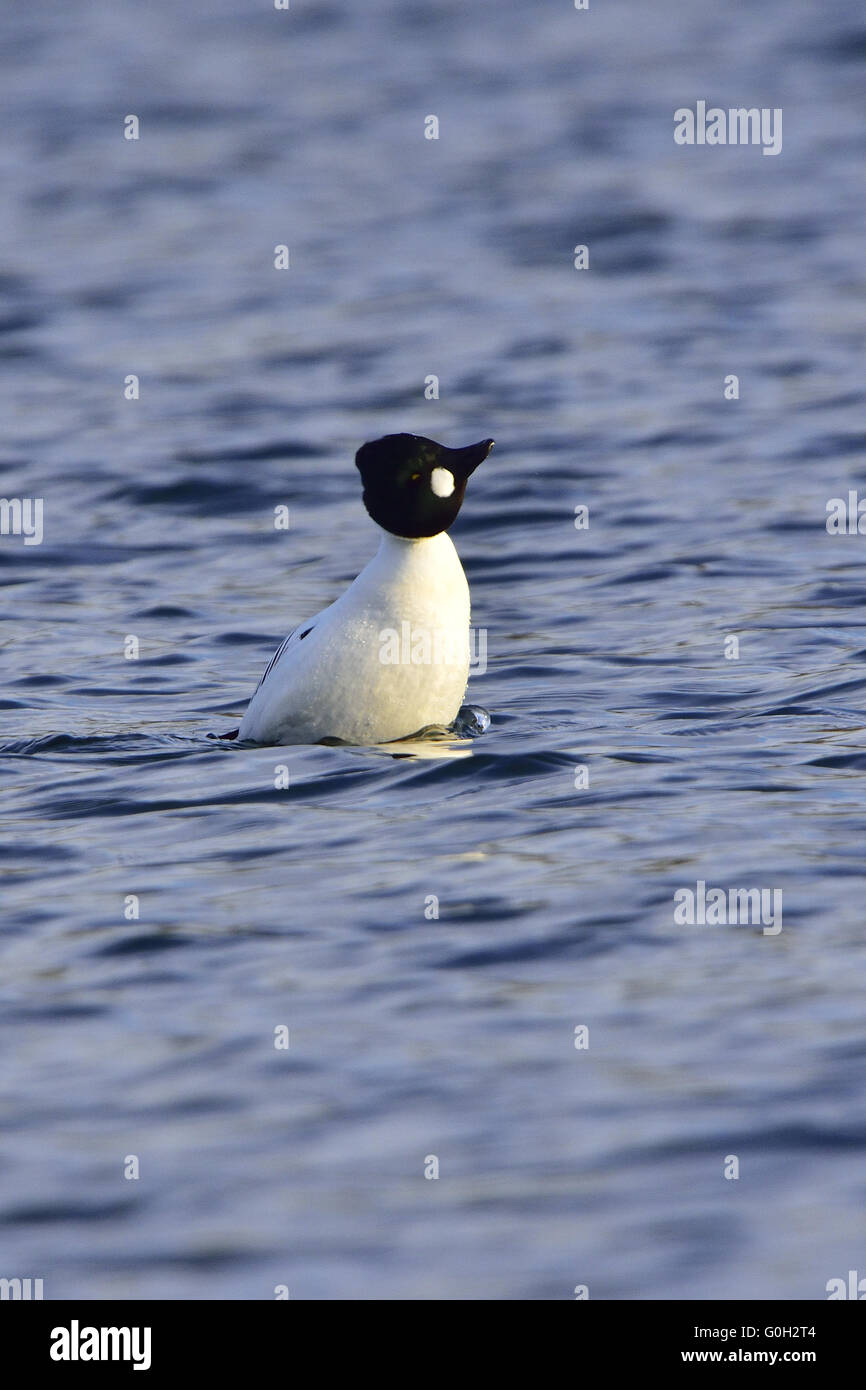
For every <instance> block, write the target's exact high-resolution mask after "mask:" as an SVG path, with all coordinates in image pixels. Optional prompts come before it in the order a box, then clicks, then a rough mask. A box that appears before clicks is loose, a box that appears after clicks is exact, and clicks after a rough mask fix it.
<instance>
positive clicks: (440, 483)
mask: <svg viewBox="0 0 866 1390" xmlns="http://www.w3.org/2000/svg"><path fill="white" fill-rule="evenodd" d="M430 486H431V488H432V489H433V491H434V492H435V494H436V496H437V497H450V496H451V494H452V492H453V491H454V474H453V473H449V471H448V469H447V468H434V469H433V472H432V473H431V474H430Z"/></svg>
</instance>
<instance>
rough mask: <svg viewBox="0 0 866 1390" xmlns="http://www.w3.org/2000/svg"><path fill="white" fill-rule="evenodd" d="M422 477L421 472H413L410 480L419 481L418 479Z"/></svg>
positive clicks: (412, 481)
mask: <svg viewBox="0 0 866 1390" xmlns="http://www.w3.org/2000/svg"><path fill="white" fill-rule="evenodd" d="M420 477H421V474H420V473H413V474H412V476H411V478H410V479H409V482H410V483H417V481H418V479H419V478H420Z"/></svg>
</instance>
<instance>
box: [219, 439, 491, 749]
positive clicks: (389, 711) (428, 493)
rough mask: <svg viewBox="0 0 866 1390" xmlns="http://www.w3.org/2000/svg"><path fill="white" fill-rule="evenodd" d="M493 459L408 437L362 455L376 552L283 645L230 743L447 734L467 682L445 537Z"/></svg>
mask: <svg viewBox="0 0 866 1390" xmlns="http://www.w3.org/2000/svg"><path fill="white" fill-rule="evenodd" d="M492 448H493V440H492V439H483V440H482V441H481V442H480V444H470V445H469V446H468V447H467V448H465V449H448V448H446V447H445V445H444V444H437V443H435V441H434V440H432V439H424V438H423V436H421V435H415V434H387V435H385V437H384V438H383V439H376V440H374V441H373V442H372V443H371V444H364V445H362V447H361V448H360V449H359V450H358V452H357V454H356V455H355V463H356V465H357V467H358V470H359V472H360V474H361V480H362V482H363V484H364V505H365V507H366V508H367V511H368V513H369V514H370V516H371V517H372V519H373V521H374V522H375V523H376V525H377V526H378V527H379V528H380V529H381V531H382V533H383V534H382V541H381V544H380V546H379V550H378V552H377V553H376V555H374V557H373V559H372V560H371V561H370V563H369V564H368V565H367V566H366V567H365V568H364V569H363V570H362V571H361V573H360V574H359V575H358V577H357V579H355V580H354V581H353V583H352V584H350V585H349V588H348V589H347V590H346V591H345V593H344V594H342V595H341V597H340V598H338V599H337V601H336V603H332V604H331V606H330V607H329V608H325V609H324V610H323V611H322V612H321V613H319V614H317V615H316V617H314V618H309V619H307V621H306V622H303V623H301V624H300V625H299V626H298V627H297V628H295V630H294V631H293V632H291V633H290V634H289V636H288V637H287V638H286V639H285V641H284V642H283V644H282V646H281V647H280V648H279V649H278V650H277V652H276V653H275V655H274V656H273V658H272V659H271V661H270V664H269V665H268V667H267V669H266V670H265V673H264V675H263V676H262V679H261V681H260V682H259V685H258V688H257V690H256V691H255V694H254V695H253V698H252V699H251V700H250V703H249V706H248V708H247V712H246V714H245V715H244V717H243V720H242V721H241V725H240V728H239V729H238V731H237V735H236V736H237V737H238V738H240V739H242V740H245V741H246V740H248V741H250V742H252V743H319V742H321V741H322V740H323V739H338V740H340V741H341V742H343V743H355V744H371V743H391V742H393V741H394V740H395V739H402V738H408V737H410V736H411V735H412V734H414V733H418V732H419V730H421V729H424V728H426V727H427V726H428V725H430V724H438V725H445V726H447V725H449V724H451V723H452V721H453V720H454V719H455V717H456V715H457V712H458V710H459V709H460V705H461V703H462V700H463V696H464V693H465V691H466V685H467V681H468V679H469V586H468V584H467V583H466V576H465V574H464V573H463V566H462V565H461V563H460V559H459V556H458V554H457V551H456V550H455V549H454V545H453V543H452V541H451V540H450V538H449V537H448V535H446V532H447V530H448V528H449V526H451V524H452V522H453V521H454V520H455V518H456V516H457V514H458V512H459V511H460V507H461V504H462V502H463V498H464V496H465V494H466V484H467V482H468V480H469V478H470V477H471V475H472V474H473V473H474V472H475V469H476V468H477V467H478V465H479V464H480V463H482V462H483V461H484V459H486V458H487V455H488V454H489V453H490V450H491V449H492ZM234 736H235V735H233V734H228V735H224V737H227V738H231V737H234Z"/></svg>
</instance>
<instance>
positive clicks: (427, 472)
mask: <svg viewBox="0 0 866 1390" xmlns="http://www.w3.org/2000/svg"><path fill="white" fill-rule="evenodd" d="M492 448H493V440H492V439H482V441H481V443H480V444H470V445H469V446H468V447H467V448H465V449H446V448H445V445H444V444H437V443H436V442H435V440H432V439H424V438H423V436H422V435H419V434H386V435H385V437H384V438H383V439H374V440H373V442H372V444H363V445H362V446H361V448H360V449H359V450H358V452H357V454H356V455H355V463H356V464H357V466H358V470H359V472H360V474H361V477H362V479H363V482H364V506H365V507H366V508H367V511H368V512H369V513H370V515H371V517H372V518H373V520H374V521H375V522H376V524H377V525H378V526H381V527H382V528H383V530H385V531H390V532H391V534H392V535H393V536H404V537H405V538H406V539H407V540H419V539H420V538H421V537H422V536H438V535H439V533H440V531H447V530H448V527H449V526H450V525H451V523H452V522H453V520H454V518H455V517H456V516H457V513H458V512H459V511H460V504H461V503H462V501H463V497H464V494H465V492H466V484H467V482H468V480H469V477H470V474H472V473H474V472H475V469H476V468H477V467H478V465H479V463H483V461H484V460H485V459H486V458H487V455H488V454H489V453H490V450H491V449H492Z"/></svg>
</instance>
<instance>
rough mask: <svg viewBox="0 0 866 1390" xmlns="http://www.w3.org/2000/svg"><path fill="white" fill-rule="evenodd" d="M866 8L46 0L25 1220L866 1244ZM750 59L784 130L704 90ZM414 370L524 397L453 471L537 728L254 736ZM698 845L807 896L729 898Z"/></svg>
mask: <svg viewBox="0 0 866 1390" xmlns="http://www.w3.org/2000/svg"><path fill="white" fill-rule="evenodd" d="M864 62H866V26H864V19H863V14H862V10H861V9H860V7H859V6H857V5H856V4H854V3H853V0H852V2H851V3H843V0H829V3H826V4H823V5H821V6H815V5H813V4H811V3H806V0H784V3H783V0H765V3H763V4H762V5H761V6H756V5H754V4H747V3H745V2H744V0H732V3H731V4H729V5H727V6H724V7H719V6H716V5H710V4H708V3H705V2H704V3H701V4H699V5H696V6H684V5H682V4H681V3H679V0H660V3H656V4H652V5H647V4H643V3H638V0H621V2H620V3H617V4H610V5H607V4H602V3H599V4H596V3H595V0H592V5H591V8H590V9H589V10H588V11H586V12H578V11H576V10H574V9H573V8H571V7H570V6H569V5H568V4H567V3H566V0H560V2H559V3H552V2H551V0H545V3H542V4H533V5H531V6H529V5H521V4H518V3H516V0H508V2H507V3H506V2H504V0H496V3H493V0H481V3H475V4H472V5H471V6H470V5H466V4H463V3H459V0H436V3H434V4H421V3H414V2H412V0H367V3H366V4H365V5H363V6H356V5H347V4H341V3H332V4H313V3H311V0H293V3H292V7H291V9H290V10H289V11H288V12H276V11H274V10H272V9H270V8H269V7H268V5H267V4H266V3H261V4H258V5H256V4H241V5H238V4H237V3H234V0H208V3H206V4H205V3H204V2H203V0H193V3H189V4H184V5H175V4H173V3H170V0H151V3H149V4H148V5H147V6H141V5H138V4H129V3H127V4H117V3H109V0H104V3H93V2H90V3H84V2H83V0H72V2H71V3H66V4H64V5H63V6H60V7H50V8H48V9H46V8H45V7H33V6H31V7H29V8H26V9H24V10H21V9H19V8H16V7H12V6H9V7H7V8H5V9H4V10H3V11H2V13H0V131H2V139H0V163H2V180H3V189H4V196H3V199H2V201H0V257H2V259H0V291H2V297H0V357H2V363H0V406H2V421H3V431H2V439H0V490H2V493H3V495H4V496H5V497H7V498H11V497H42V498H43V499H44V539H43V541H42V544H41V545H38V546H37V545H32V546H25V545H24V544H23V540H22V538H21V537H16V536H13V535H8V536H3V537H2V538H0V584H2V599H0V603H2V618H3V636H2V644H3V667H4V675H5V682H4V689H3V695H2V708H3V712H4V716H3V729H4V733H3V738H2V745H0V759H2V779H3V788H2V790H3V796H2V845H0V854H2V860H3V869H4V879H5V886H4V890H3V931H2V982H0V994H2V1037H0V1082H2V1091H3V1094H4V1101H3V1114H4V1121H3V1139H2V1157H0V1266H2V1267H0V1275H2V1276H4V1277H12V1276H18V1277H25V1276H27V1277H31V1276H32V1277H42V1278H43V1279H44V1284H45V1297H46V1298H66V1297H83V1298H98V1299H101V1298H123V1299H126V1298H137V1297H142V1298H170V1299H192V1298H216V1297H228V1298H242V1299H261V1298H265V1299H267V1298H272V1297H273V1291H274V1288H275V1286H278V1285H287V1286H288V1288H289V1289H290V1291H291V1296H292V1298H332V1299H364V1298H391V1299H422V1298H434V1299H452V1298H456V1299H560V1298H566V1299H567V1298H571V1297H573V1296H574V1294H573V1291H574V1288H575V1286H576V1285H586V1286H587V1287H588V1289H589V1292H590V1297H592V1298H622V1299H636V1298H651V1297H655V1298H685V1297H696V1298H711V1297H719V1298H738V1297H745V1298H776V1297H780V1298H790V1299H794V1298H806V1299H811V1298H823V1297H825V1296H826V1295H825V1287H826V1283H827V1281H828V1280H829V1279H830V1278H833V1277H836V1276H844V1275H845V1274H846V1272H847V1271H848V1269H849V1268H858V1269H860V1270H861V1272H863V1273H866V1263H864V1262H866V1241H864V1223H863V1209H864V1197H866V1178H864V1157H866V1113H864V1094H863V1092H864V1088H863V1069H864V1057H866V1034H864V1023H863V1016H864V1008H863V978H864V963H866V962H864V956H866V945H864V918H863V909H862V898H863V893H864V867H863V840H862V839H861V836H862V834H863V831H864V827H866V812H864V801H863V791H862V783H861V776H862V774H863V772H864V769H866V720H864V708H866V665H864V662H866V619H864V614H863V599H864V581H863V575H864V545H866V540H864V538H863V537H861V536H859V535H845V536H835V535H830V534H828V532H827V529H826V526H825V517H826V504H827V501H828V499H829V498H832V497H847V492H848V490H849V489H857V488H858V487H859V488H861V489H862V490H863V491H864V494H866V464H864V444H866V428H864V401H866V383H864V357H863V348H864V337H866V321H864V307H866V295H864V283H863V248H864V184H863V155H864V144H866V133H864V132H866V125H864ZM703 99H706V100H707V101H708V103H711V104H712V103H715V104H718V105H720V106H722V107H728V106H738V105H746V106H752V105H754V106H757V107H766V108H780V109H782V110H783V112H784V144H783V149H782V152H781V153H780V154H779V155H778V156H775V157H764V156H762V154H761V151H760V149H759V148H754V147H725V148H709V147H680V146H677V145H676V144H675V143H674V140H673V138H672V133H673V113H674V111H675V109H677V108H678V107H682V106H694V104H695V102H696V101H697V100H703ZM128 114H136V115H137V116H138V117H139V120H140V138H139V140H137V141H132V140H125V139H124V138H123V128H124V118H125V117H126V116H127V115H128ZM429 115H436V116H437V118H438V120H439V125H440V129H439V139H438V140H426V139H425V138H424V124H425V118H426V117H427V116H429ZM280 244H285V245H287V246H288V247H289V249H290V269H289V270H288V271H277V270H275V268H274V247H275V246H277V245H280ZM578 244H586V245H587V246H588V247H589V255H590V265H589V269H588V270H585V271H578V270H576V269H575V268H574V265H573V260H574V248H575V246H576V245H578ZM130 374H135V375H137V376H138V378H139V381H140V399H138V400H137V401H136V400H132V401H130V400H126V399H125V398H124V380H125V379H126V377H127V376H128V375H130ZM730 374H735V375H736V376H737V377H738V378H739V386H740V395H739V399H737V400H726V399H725V396H724V381H725V378H726V376H728V375H730ZM431 375H435V376H437V377H438V378H439V382H440V388H439V399H438V400H435V399H434V400H426V399H425V394H424V391H425V380H426V379H427V378H428V377H429V376H431ZM397 430H411V431H414V432H417V433H422V434H427V435H432V436H433V437H434V438H440V439H442V440H444V441H445V442H447V443H453V444H456V443H465V442H468V441H469V440H474V439H476V438H480V437H484V436H486V435H488V434H489V435H491V436H493V437H495V438H496V440H497V449H496V451H495V453H494V454H493V455H492V457H491V459H490V462H489V463H488V464H486V465H485V467H484V468H483V469H482V470H479V472H478V474H477V475H476V476H475V478H474V479H473V481H472V484H471V489H470V493H469V496H468V500H467V503H466V505H465V507H464V510H463V512H462V514H461V516H460V518H459V519H458V522H457V524H456V525H455V527H454V532H453V535H454V539H455V541H456V543H457V545H458V549H459V550H460V552H461V555H462V557H463V559H464V563H465V567H466V570H467V573H468V576H469V579H470V583H471V586H472V594H473V618H474V622H475V624H476V625H477V626H478V627H483V628H484V629H485V630H486V632H487V634H488V668H487V670H486V672H484V673H483V674H479V675H478V676H477V677H475V678H474V679H473V681H472V682H471V684H470V690H469V696H468V699H469V700H470V702H471V703H472V704H473V705H475V706H479V707H481V708H482V709H485V710H488V711H490V714H491V724H490V728H489V730H488V731H487V732H486V733H484V734H483V735H481V736H480V737H475V738H468V737H462V738H461V737H456V738H454V739H452V740H450V741H448V742H447V743H442V742H439V743H435V742H433V743H429V744H427V745H425V746H422V747H421V748H418V749H416V750H415V751H414V752H412V754H411V756H408V757H404V758H400V759H395V758H393V757H392V756H390V754H389V753H388V752H387V751H383V750H381V749H372V750H371V749H355V748H332V747H301V748H291V749H286V750H274V749H266V748H263V749H250V748H239V747H233V746H228V747H227V746H221V745H215V744H214V743H213V742H212V741H210V740H209V739H208V738H207V735H208V734H209V733H213V732H221V731H223V730H225V729H226V728H230V727H234V725H233V724H232V722H231V721H232V720H234V722H235V723H236V722H237V716H238V714H239V713H241V712H242V710H243V708H244V702H245V700H246V699H247V698H248V696H249V694H250V693H251V691H252V689H253V688H254V686H255V684H256V682H257V680H258V678H259V675H260V674H261V671H262V669H263V667H264V665H265V663H266V661H267V660H268V658H269V656H270V655H271V653H272V651H273V650H274V648H275V646H276V644H277V643H278V642H279V641H280V640H281V638H282V637H283V636H284V634H285V633H286V632H287V631H288V630H289V629H290V628H291V627H293V626H294V625H295V624H296V623H297V622H299V621H300V620H301V619H303V618H304V617H308V616H310V615H311V614H313V613H315V612H317V611H318V610H319V609H320V608H321V607H323V606H324V605H326V604H327V603H329V602H331V601H332V599H333V598H335V597H336V596H337V594H338V593H339V592H340V590H341V589H342V588H343V587H344V586H345V584H346V583H347V582H348V581H349V580H350V579H351V578H352V577H353V576H354V574H355V573H356V572H357V571H358V569H359V568H360V567H361V566H362V565H363V564H364V563H365V561H366V559H367V558H368V557H369V555H370V554H371V552H372V549H373V547H374V545H375V543H376V542H375V537H374V533H373V528H372V526H371V525H370V524H369V523H368V522H367V520H366V517H365V514H364V512H363V508H362V505H361V501H360V496H359V490H358V486H357V478H356V474H355V470H354V468H353V466H352V456H353V454H354V451H355V449H356V448H357V447H358V445H359V444H360V443H361V442H362V441H364V440H365V439H371V438H375V437H377V436H378V435H381V434H383V433H387V432H393V431H397ZM280 505H285V506H288V507H289V509H290V517H291V526H290V528H289V530H288V531H278V530H275V528H274V524H273V518H274V508H275V507H277V506H280ZM581 505H582V506H586V507H588V508H589V518H590V524H589V527H588V529H580V530H579V529H576V527H575V525H574V518H575V507H577V506H581ZM129 636H135V637H137V639H138V642H139V644H140V655H139V659H138V660H137V661H134V660H127V659H126V658H125V655H124V648H125V642H126V639H127V637H129ZM731 636H736V637H737V638H738V641H739V657H738V658H737V659H729V658H728V657H726V654H725V653H726V641H727V639H728V638H729V637H731ZM728 649H729V650H730V646H729V648H728ZM227 720H228V721H230V722H228V723H227V722H226V721H227ZM458 755H459V756H458ZM277 765H285V766H286V767H287V769H288V774H289V780H290V785H289V788H288V790H277V789H276V787H275V768H276V767H277ZM581 767H583V768H585V769H586V773H585V775H584V776H582V775H581V774H580V772H579V769H580V768H581ZM584 782H586V783H587V785H583V783H584ZM576 784H577V785H576ZM698 881H705V882H706V883H707V884H708V885H721V886H723V887H729V886H750V887H752V886H756V887H765V888H768V889H778V890H781V891H782V893H783V901H784V925H783V929H782V930H781V931H780V932H779V933H778V934H776V935H770V934H765V933H764V932H763V931H762V930H761V927H760V926H757V925H751V926H749V925H739V926H701V925H693V926H689V925H680V924H678V923H677V922H676V921H675V919H674V894H675V893H676V892H677V891H678V890H679V889H682V888H687V887H689V886H691V887H692V888H695V886H696V884H697V883H698ZM131 895H134V896H135V897H136V898H137V899H138V917H137V918H136V917H135V916H131V915H129V914H130V913H131V912H132V911H133V910H134V905H133V907H131V906H130V902H131ZM434 898H435V899H438V904H439V908H438V912H439V915H438V917H435V916H433V915H431V914H432V911H433V909H432V907H431V903H432V900H433V899H434ZM581 1026H583V1027H585V1028H587V1029H588V1030H589V1033H588V1037H589V1046H588V1047H587V1048H577V1047H575V1029H576V1028H580V1027H581ZM281 1027H286V1028H288V1030H289V1038H290V1046H289V1048H288V1050H279V1049H277V1048H276V1047H275V1030H276V1029H279V1028H281ZM131 1156H135V1157H136V1158H137V1160H138V1164H139V1173H140V1176H139V1177H138V1178H137V1179H129V1178H126V1177H125V1176H124V1171H125V1167H126V1168H128V1166H129V1165H128V1162H127V1160H128V1158H129V1157H131ZM431 1156H435V1157H436V1159H437V1160H438V1164H439V1177H438V1180H427V1179H426V1178H425V1168H427V1169H428V1170H429V1167H430V1158H431ZM730 1157H735V1158H737V1159H738V1162H739V1177H738V1178H736V1179H732V1178H726V1176H725V1171H726V1167H727V1168H728V1170H730V1162H729V1160H730Z"/></svg>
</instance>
